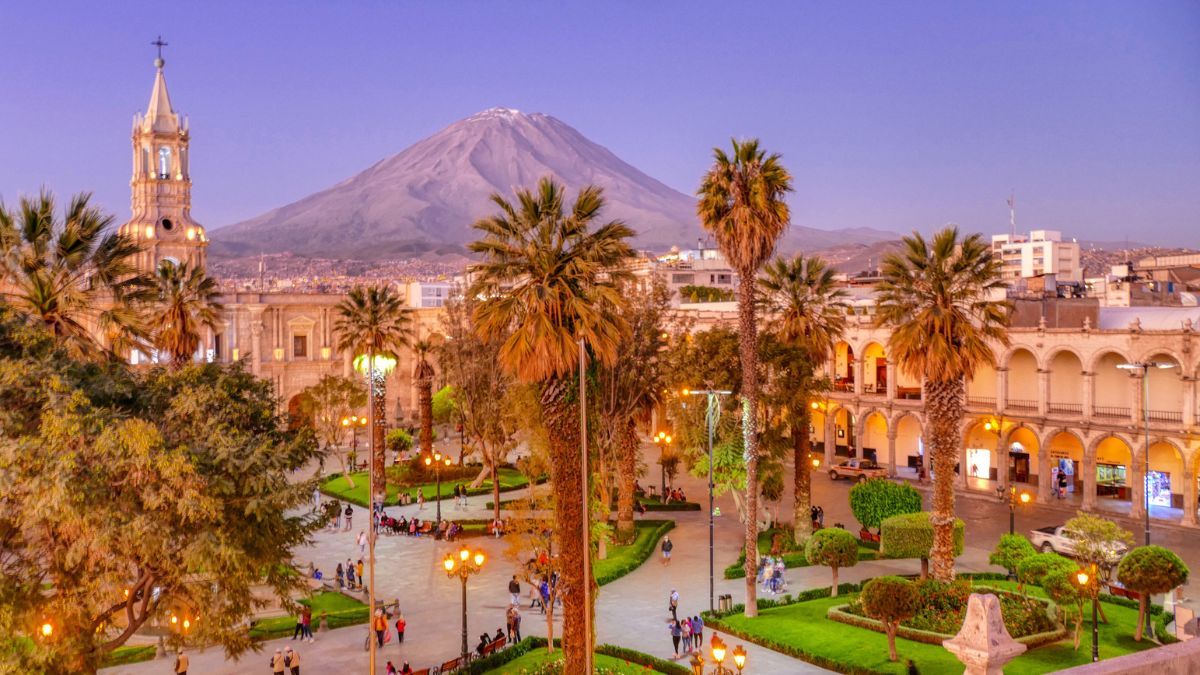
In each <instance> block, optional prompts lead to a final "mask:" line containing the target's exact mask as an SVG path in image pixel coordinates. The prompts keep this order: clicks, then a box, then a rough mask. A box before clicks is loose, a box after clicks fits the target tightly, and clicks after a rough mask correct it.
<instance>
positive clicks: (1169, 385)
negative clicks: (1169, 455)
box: [1140, 349, 1187, 423]
mask: <svg viewBox="0 0 1200 675" xmlns="http://www.w3.org/2000/svg"><path fill="white" fill-rule="evenodd" d="M1163 357H1166V358H1167V359H1170V360H1171V361H1172V362H1174V364H1175V367H1174V368H1167V369H1160V368H1151V369H1150V370H1149V371H1148V374H1147V377H1148V378H1150V381H1149V385H1150V420H1151V422H1168V423H1170V422H1174V423H1182V422H1183V401H1184V398H1185V397H1184V392H1185V391H1186V388H1187V384H1186V381H1185V379H1184V378H1186V377H1187V373H1186V372H1184V370H1183V368H1184V361H1183V360H1182V359H1181V358H1179V356H1178V355H1176V354H1175V353H1174V352H1173V351H1172V350H1170V349H1152V350H1147V351H1146V352H1145V354H1144V357H1143V358H1142V359H1140V360H1142V361H1150V360H1154V361H1164V360H1165V359H1164V358H1163Z"/></svg>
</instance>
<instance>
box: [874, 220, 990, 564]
mask: <svg viewBox="0 0 1200 675" xmlns="http://www.w3.org/2000/svg"><path fill="white" fill-rule="evenodd" d="M880 273H881V275H882V277H883V280H882V281H880V282H879V284H878V285H877V286H876V289H877V292H878V296H877V303H876V322H877V324H878V325H881V326H887V327H888V328H890V329H891V337H890V338H888V351H890V352H891V354H892V358H894V359H895V360H896V363H897V364H898V365H899V366H900V368H902V369H903V370H904V371H905V372H906V373H908V374H909V375H911V376H913V377H915V378H921V379H922V380H923V382H924V389H925V391H924V394H923V396H924V398H925V411H926V415H927V416H928V417H929V426H930V428H929V433H928V438H929V444H930V459H931V461H932V462H933V511H932V515H931V517H930V522H931V523H932V524H933V531H934V535H933V549H932V551H930V555H929V560H930V568H931V570H932V574H933V577H934V578H935V579H939V580H941V581H950V580H952V579H953V578H954V463H955V461H956V460H957V458H958V447H959V443H960V442H961V439H960V437H959V432H958V430H959V428H960V426H961V425H962V417H963V396H964V389H965V382H966V380H968V379H970V378H971V377H972V375H974V373H975V370H976V369H977V368H979V367H980V366H982V365H984V364H991V363H994V362H995V355H994V354H993V352H992V346H991V345H992V343H993V342H994V343H997V344H1000V345H1007V344H1008V332H1007V330H1006V326H1007V324H1008V315H1009V305H1008V303H1007V302H1005V301H1003V300H995V299H993V298H994V297H995V296H996V295H997V294H999V293H1000V291H1001V290H1002V289H1003V288H1004V283H1003V282H1002V281H1001V280H1000V261H999V260H998V259H996V258H995V257H993V256H992V252H991V248H990V247H989V246H988V244H987V243H985V242H984V241H983V240H982V238H980V236H979V235H978V234H972V235H970V236H967V237H960V236H959V233H958V228H956V227H947V228H945V229H943V230H942V231H940V232H938V233H937V234H935V235H933V237H932V239H929V240H926V239H925V238H924V237H922V236H921V235H920V234H918V233H915V232H914V233H913V235H912V236H911V237H905V238H904V243H903V246H902V248H901V250H900V251H898V252H895V253H891V254H889V255H888V256H886V257H885V258H884V259H883V266H882V268H881V270H880Z"/></svg>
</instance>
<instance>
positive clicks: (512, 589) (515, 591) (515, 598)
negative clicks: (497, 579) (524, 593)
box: [508, 574, 521, 607]
mask: <svg viewBox="0 0 1200 675" xmlns="http://www.w3.org/2000/svg"><path fill="white" fill-rule="evenodd" d="M508 594H509V595H511V596H512V605H513V606H514V607H515V606H517V605H519V604H521V582H519V581H517V575H515V574H514V575H513V578H512V581H509V582H508Z"/></svg>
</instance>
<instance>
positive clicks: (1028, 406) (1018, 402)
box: [1006, 398, 1038, 410]
mask: <svg viewBox="0 0 1200 675" xmlns="http://www.w3.org/2000/svg"><path fill="white" fill-rule="evenodd" d="M1006 405H1007V406H1008V407H1009V408H1012V409H1014V410H1037V407H1038V404H1037V401H1032V400H1029V399H1024V398H1010V399H1008V401H1007V402H1006Z"/></svg>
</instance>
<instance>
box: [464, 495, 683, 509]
mask: <svg viewBox="0 0 1200 675" xmlns="http://www.w3.org/2000/svg"><path fill="white" fill-rule="evenodd" d="M638 501H640V502H641V503H642V505H643V506H645V507H646V510H647V511H699V510H701V506H700V505H699V504H697V503H696V502H671V503H670V504H663V503H662V502H661V501H659V500H658V498H657V497H656V498H654V499H649V498H642V499H638ZM518 502H521V504H520V505H521V506H523V507H527V506H528V503H529V499H528V496H525V497H522V498H520V499H503V500H501V501H500V508H502V509H509V508H513V506H514V505H516V504H517V503H518ZM492 506H493V502H488V503H487V504H486V505H485V508H489V509H490V508H492ZM533 506H534V508H535V509H548V508H550V496H549V495H543V496H540V497H538V498H536V499H534V502H533ZM612 510H613V511H616V510H617V502H616V500H613V503H612Z"/></svg>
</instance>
